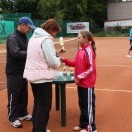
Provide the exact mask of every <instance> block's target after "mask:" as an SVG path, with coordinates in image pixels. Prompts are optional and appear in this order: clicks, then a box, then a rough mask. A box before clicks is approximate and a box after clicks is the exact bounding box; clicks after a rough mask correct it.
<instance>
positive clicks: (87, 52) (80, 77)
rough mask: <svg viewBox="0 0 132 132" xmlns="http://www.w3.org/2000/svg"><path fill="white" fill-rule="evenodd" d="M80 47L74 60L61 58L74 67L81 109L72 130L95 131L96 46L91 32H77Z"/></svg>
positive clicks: (81, 131)
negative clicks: (77, 121) (76, 123)
mask: <svg viewBox="0 0 132 132" xmlns="http://www.w3.org/2000/svg"><path fill="white" fill-rule="evenodd" d="M78 42H79V44H80V46H81V48H80V49H79V50H78V52H77V54H76V56H75V59H74V60H72V61H71V60H68V59H65V58H61V61H62V62H64V63H65V64H66V65H67V66H71V67H75V82H76V84H77V90H78V98H79V108H80V111H81V114H80V119H79V125H78V126H75V127H74V128H73V130H75V131H80V132H97V130H96V125H95V94H94V85H95V82H96V63H95V58H96V53H95V50H96V47H95V41H94V40H93V38H92V34H91V33H90V32H88V31H81V32H80V33H79V34H78Z"/></svg>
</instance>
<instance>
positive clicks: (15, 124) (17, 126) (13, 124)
mask: <svg viewBox="0 0 132 132" xmlns="http://www.w3.org/2000/svg"><path fill="white" fill-rule="evenodd" d="M10 124H11V125H12V126H13V127H15V128H21V127H22V124H21V122H20V121H19V120H15V121H14V122H10Z"/></svg>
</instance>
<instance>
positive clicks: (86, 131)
mask: <svg viewBox="0 0 132 132" xmlns="http://www.w3.org/2000/svg"><path fill="white" fill-rule="evenodd" d="M80 132H89V131H88V130H86V129H82V130H81V131H80ZM92 132H97V130H94V131H92Z"/></svg>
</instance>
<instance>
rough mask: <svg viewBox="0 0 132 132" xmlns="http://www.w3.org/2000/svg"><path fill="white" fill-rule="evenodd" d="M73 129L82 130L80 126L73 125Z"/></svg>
mask: <svg viewBox="0 0 132 132" xmlns="http://www.w3.org/2000/svg"><path fill="white" fill-rule="evenodd" d="M73 130H74V131H80V130H82V128H81V127H80V126H75V127H74V128H73Z"/></svg>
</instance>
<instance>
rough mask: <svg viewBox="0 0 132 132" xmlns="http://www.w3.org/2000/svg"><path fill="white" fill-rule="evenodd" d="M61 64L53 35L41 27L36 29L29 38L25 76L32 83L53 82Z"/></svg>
mask: <svg viewBox="0 0 132 132" xmlns="http://www.w3.org/2000/svg"><path fill="white" fill-rule="evenodd" d="M59 66H60V60H59V58H58V57H56V52H55V48H54V46H53V41H52V37H51V36H50V34H48V33H47V32H46V31H44V30H43V29H41V28H37V29H35V31H34V33H33V36H32V37H31V39H30V40H29V43H28V49H27V59H26V65H25V69H24V74H23V77H24V78H26V79H27V80H28V81H30V82H32V83H42V82H51V81H53V79H54V78H55V77H56V76H57V71H56V70H55V69H56V68H57V67H59Z"/></svg>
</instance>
